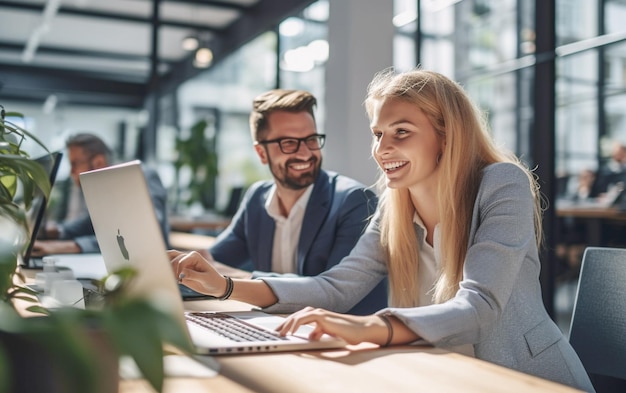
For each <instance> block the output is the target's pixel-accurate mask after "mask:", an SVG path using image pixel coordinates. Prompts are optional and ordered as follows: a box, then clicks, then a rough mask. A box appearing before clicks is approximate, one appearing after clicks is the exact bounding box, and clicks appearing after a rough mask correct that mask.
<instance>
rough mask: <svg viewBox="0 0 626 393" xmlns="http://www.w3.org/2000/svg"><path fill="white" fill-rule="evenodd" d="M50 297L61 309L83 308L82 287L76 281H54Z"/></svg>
mask: <svg viewBox="0 0 626 393" xmlns="http://www.w3.org/2000/svg"><path fill="white" fill-rule="evenodd" d="M50 297H51V298H53V299H54V300H55V301H56V302H57V303H58V304H59V306H62V307H76V308H82V309H84V308H85V297H84V295H83V285H82V284H81V283H80V282H79V281H78V280H62V279H61V280H55V281H54V282H53V283H52V287H51V289H50Z"/></svg>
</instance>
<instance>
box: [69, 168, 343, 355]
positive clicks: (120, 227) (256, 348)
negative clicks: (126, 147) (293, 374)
mask: <svg viewBox="0 0 626 393" xmlns="http://www.w3.org/2000/svg"><path fill="white" fill-rule="evenodd" d="M80 179H81V185H82V187H83V193H84V195H85V201H86V203H87V208H88V210H89V214H90V215H91V220H92V223H93V227H94V230H95V233H96V238H97V239H98V244H99V245H100V250H101V252H102V256H103V258H104V263H105V265H106V268H107V270H108V271H109V272H111V271H115V270H116V269H118V268H120V267H123V266H128V265H130V266H133V267H134V268H135V269H136V270H137V272H138V275H137V278H136V279H135V281H134V282H133V285H132V287H131V288H130V291H131V292H132V293H134V294H136V295H139V296H145V297H149V298H152V299H157V301H159V303H161V304H165V305H168V306H169V308H170V309H171V312H172V314H173V315H174V316H175V317H176V319H177V320H178V321H179V323H181V326H185V328H186V330H187V332H188V333H189V337H190V339H191V341H192V343H193V344H194V347H195V348H196V352H197V353H198V354H236V353H245V352H272V351H293V350H305V349H320V348H337V347H343V346H345V342H344V341H342V340H339V339H336V338H332V337H330V336H324V337H323V338H322V339H321V340H319V341H309V340H307V339H306V337H307V336H308V333H309V332H310V330H311V329H312V328H311V327H309V326H305V327H303V328H302V329H300V330H299V331H298V332H297V334H296V335H290V336H287V337H279V336H278V335H277V334H276V333H275V332H274V328H275V327H276V326H278V325H279V324H280V323H281V322H282V321H283V320H284V319H283V318H282V317H279V316H275V315H271V314H267V313H264V312H261V311H246V312H228V313H216V312H193V313H191V312H185V311H184V306H183V302H182V299H181V297H180V296H178V287H177V282H176V279H175V278H174V274H173V273H172V269H171V267H170V263H169V258H168V257H167V253H166V249H165V244H164V242H163V237H162V236H161V233H160V229H159V225H158V222H157V219H156V216H155V213H154V209H153V207H152V202H151V199H150V196H149V192H148V187H147V185H146V181H145V178H144V174H143V171H142V170H141V163H140V162H139V161H132V162H128V163H124V164H120V165H115V166H111V167H107V168H104V169H99V170H95V171H91V172H86V173H82V174H81V175H80ZM233 325H235V326H233Z"/></svg>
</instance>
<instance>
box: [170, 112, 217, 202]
mask: <svg viewBox="0 0 626 393" xmlns="http://www.w3.org/2000/svg"><path fill="white" fill-rule="evenodd" d="M208 126H209V122H208V121H207V120H206V119H202V120H199V121H197V122H196V123H195V124H194V125H193V126H191V129H190V135H189V137H188V138H187V139H183V138H180V137H179V138H176V151H177V153H178V157H177V158H176V161H175V162H174V168H175V170H176V179H177V183H178V182H179V179H180V172H181V170H182V168H185V167H186V168H188V169H189V171H190V172H191V177H190V180H189V184H187V185H185V186H184V189H186V190H188V192H189V195H188V196H187V197H186V198H185V200H183V201H181V202H184V203H185V204H186V205H187V206H190V205H192V204H194V203H196V202H199V203H200V204H201V205H202V207H203V208H204V209H209V210H210V209H213V208H215V199H216V178H217V175H218V161H217V146H216V144H217V141H216V135H213V136H212V137H207V136H206V129H207V127H208ZM179 187H180V185H179Z"/></svg>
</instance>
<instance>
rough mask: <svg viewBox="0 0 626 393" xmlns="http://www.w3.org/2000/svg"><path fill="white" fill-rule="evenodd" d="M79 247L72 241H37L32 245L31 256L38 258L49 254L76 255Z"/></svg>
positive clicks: (79, 250)
mask: <svg viewBox="0 0 626 393" xmlns="http://www.w3.org/2000/svg"><path fill="white" fill-rule="evenodd" d="M80 252H81V249H80V247H78V244H76V242H75V241H73V240H37V241H35V244H34V245H33V249H32V251H31V255H32V256H35V257H40V256H43V255H50V254H78V253H80Z"/></svg>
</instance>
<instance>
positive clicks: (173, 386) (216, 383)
mask: <svg viewBox="0 0 626 393" xmlns="http://www.w3.org/2000/svg"><path fill="white" fill-rule="evenodd" d="M185 308H186V309H187V310H193V311H202V310H212V311H237V310H249V309H250V308H251V306H250V305H248V304H246V303H241V302H237V301H232V300H227V301H223V302H221V301H216V300H202V301H188V302H185ZM211 359H212V360H213V364H214V367H212V369H214V370H215V371H216V374H215V375H214V376H212V377H203V378H199V377H168V378H166V380H165V384H164V389H163V392H165V393H178V392H188V393H195V392H228V393H248V392H272V393H273V392H289V393H291V392H299V393H309V392H310V393H313V392H316V393H317V392H323V393H333V392H337V393H345V392H400V393H402V392H415V391H424V392H440V391H445V392H468V393H472V392H476V393H485V392H502V391H507V392H513V393H515V392H520V393H522V392H523V393H526V392H530V391H532V392H550V393H554V392H563V393H566V392H577V390H576V389H572V388H569V387H567V386H563V385H560V384H557V383H554V382H551V381H547V380H544V379H541V378H537V377H534V376H531V375H527V374H523V373H520V372H517V371H513V370H510V369H507V368H504V367H500V366H497V365H495V364H492V363H488V362H485V361H482V360H478V359H475V358H472V357H468V356H464V355H460V354H456V353H452V352H448V351H445V350H443V349H438V348H433V347H430V346H408V345H405V346H393V347H388V348H379V347H378V346H376V345H374V344H369V343H363V344H360V345H354V346H348V347H346V348H344V349H334V350H316V351H302V352H283V353H266V354H240V355H224V356H214V357H212V358H211ZM119 392H120V393H143V392H145V393H148V392H151V393H153V390H152V388H151V387H150V386H149V385H148V384H147V382H145V381H144V380H140V379H133V380H122V381H120V390H119Z"/></svg>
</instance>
